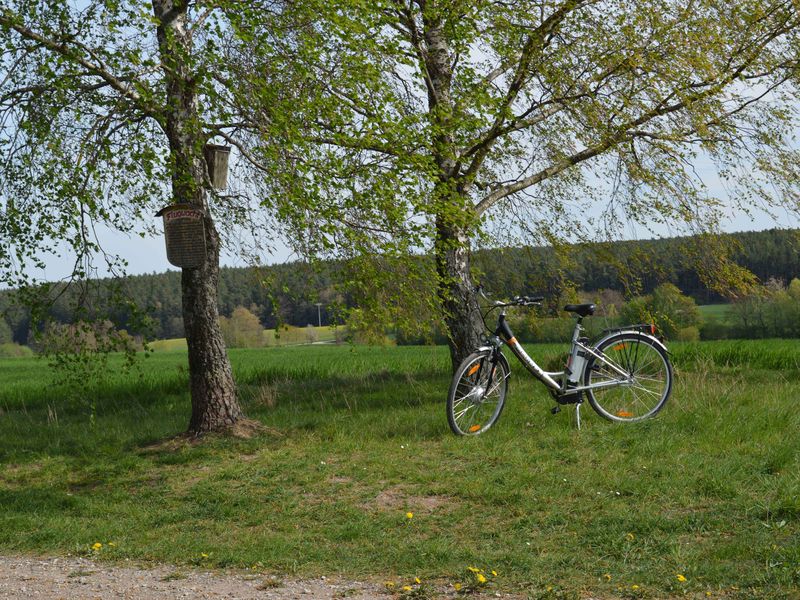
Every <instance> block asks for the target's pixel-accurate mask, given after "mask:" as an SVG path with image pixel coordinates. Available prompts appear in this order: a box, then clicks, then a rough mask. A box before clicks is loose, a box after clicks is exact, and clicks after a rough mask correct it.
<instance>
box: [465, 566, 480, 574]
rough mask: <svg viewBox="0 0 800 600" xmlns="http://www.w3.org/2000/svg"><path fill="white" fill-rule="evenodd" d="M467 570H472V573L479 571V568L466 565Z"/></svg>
mask: <svg viewBox="0 0 800 600" xmlns="http://www.w3.org/2000/svg"><path fill="white" fill-rule="evenodd" d="M467 571H472V572H473V573H480V572H481V570H480V569H476V568H475V567H467Z"/></svg>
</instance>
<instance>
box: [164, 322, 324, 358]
mask: <svg viewBox="0 0 800 600" xmlns="http://www.w3.org/2000/svg"><path fill="white" fill-rule="evenodd" d="M263 335H264V346H298V345H302V344H310V343H318V342H333V341H335V340H336V330H335V329H334V328H333V327H316V326H314V325H309V326H307V327H292V326H288V325H286V326H283V327H281V329H280V331H278V332H277V335H276V331H275V330H274V329H265V330H264V332H263ZM149 346H150V347H151V348H152V349H153V350H155V351H156V352H171V351H173V350H184V351H185V350H186V338H173V339H169V340H156V341H154V342H150V343H149Z"/></svg>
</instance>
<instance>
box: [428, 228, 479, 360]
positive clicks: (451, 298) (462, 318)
mask: <svg viewBox="0 0 800 600" xmlns="http://www.w3.org/2000/svg"><path fill="white" fill-rule="evenodd" d="M435 255H436V270H437V275H438V278H439V289H438V291H439V300H440V302H441V304H442V308H443V309H444V321H445V325H446V327H447V334H448V335H447V340H448V346H449V347H450V361H451V365H452V369H453V372H455V370H456V369H457V368H458V365H460V364H461V362H462V361H463V360H464V359H465V358H466V357H467V356H469V354H470V353H471V352H473V351H474V350H475V349H476V348H477V347H478V346H480V345H481V342H482V334H483V330H484V326H483V321H482V319H481V316H480V312H479V310H480V309H479V308H478V302H477V296H476V294H475V287H474V284H473V282H472V273H471V266H470V243H469V237H468V236H467V235H466V234H465V233H463V232H459V231H458V230H455V229H453V228H452V227H449V226H447V224H446V223H445V222H444V220H443V219H441V218H439V219H437V224H436V250H435Z"/></svg>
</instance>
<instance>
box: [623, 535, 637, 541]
mask: <svg viewBox="0 0 800 600" xmlns="http://www.w3.org/2000/svg"><path fill="white" fill-rule="evenodd" d="M625 539H626V540H628V541H629V542H632V541H633V540H634V539H636V536H635V535H633V534H632V533H626V534H625Z"/></svg>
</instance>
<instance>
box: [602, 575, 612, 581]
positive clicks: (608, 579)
mask: <svg viewBox="0 0 800 600" xmlns="http://www.w3.org/2000/svg"><path fill="white" fill-rule="evenodd" d="M603 579H605V580H606V581H611V573H605V574H604V575H603Z"/></svg>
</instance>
